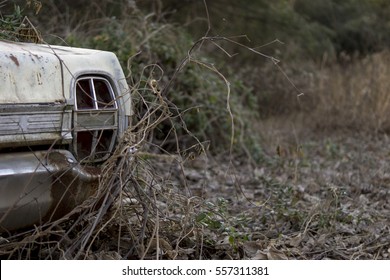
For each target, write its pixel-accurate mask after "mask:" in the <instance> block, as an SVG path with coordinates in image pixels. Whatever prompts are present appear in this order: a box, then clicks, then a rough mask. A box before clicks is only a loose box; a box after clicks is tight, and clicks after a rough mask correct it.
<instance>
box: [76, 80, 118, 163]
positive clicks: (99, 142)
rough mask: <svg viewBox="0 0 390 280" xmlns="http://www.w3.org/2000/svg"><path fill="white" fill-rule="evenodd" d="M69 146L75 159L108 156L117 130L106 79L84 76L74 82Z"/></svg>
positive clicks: (99, 158)
mask: <svg viewBox="0 0 390 280" xmlns="http://www.w3.org/2000/svg"><path fill="white" fill-rule="evenodd" d="M75 99H76V104H75V113H74V133H73V138H74V144H73V149H74V151H75V154H76V156H77V158H78V160H79V161H81V162H96V161H102V160H105V159H107V158H108V156H109V155H110V154H111V152H112V150H113V148H114V144H115V141H116V137H117V133H118V104H117V102H116V100H115V94H114V91H113V89H112V86H111V84H110V82H109V81H108V80H107V79H105V78H102V77H98V76H96V77H95V76H87V77H82V78H79V79H78V80H77V81H76V90H75Z"/></svg>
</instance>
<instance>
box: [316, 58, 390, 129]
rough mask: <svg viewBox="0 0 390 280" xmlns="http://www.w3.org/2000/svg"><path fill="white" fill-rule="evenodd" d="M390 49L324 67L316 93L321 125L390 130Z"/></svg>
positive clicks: (319, 124)
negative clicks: (389, 50)
mask: <svg viewBox="0 0 390 280" xmlns="http://www.w3.org/2000/svg"><path fill="white" fill-rule="evenodd" d="M389 63H390V52H388V51H386V52H381V53H377V54H373V55H370V56H367V57H366V58H364V59H352V60H350V61H348V62H346V63H340V64H333V65H331V66H329V67H324V68H322V69H320V70H319V71H318V72H317V73H316V74H315V75H316V78H315V87H314V91H313V92H312V94H313V98H314V100H317V101H316V105H315V112H314V114H315V116H316V122H317V125H318V126H319V127H328V128H347V129H353V130H363V131H372V132H388V131H389V130H390V79H389V76H390V64H389Z"/></svg>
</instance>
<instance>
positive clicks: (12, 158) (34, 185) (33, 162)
mask: <svg viewBox="0 0 390 280" xmlns="http://www.w3.org/2000/svg"><path fill="white" fill-rule="evenodd" d="M100 171H101V170H100V168H96V167H93V168H91V167H88V168H87V167H82V166H80V165H79V164H78V162H77V161H76V159H75V158H74V157H73V155H72V154H71V153H70V152H69V151H66V150H53V151H50V152H47V151H38V152H24V153H10V154H1V155H0V232H3V231H11V230H15V229H20V228H24V227H28V226H32V225H34V224H42V223H44V222H50V221H53V220H55V219H58V218H60V217H62V216H63V215H65V214H67V213H69V212H70V211H71V210H72V209H74V208H75V207H76V206H77V205H80V204H81V203H82V202H83V201H85V200H86V199H87V198H88V197H90V196H91V195H93V194H94V193H95V192H96V190H97V188H98V184H99V177H100V175H99V174H100Z"/></svg>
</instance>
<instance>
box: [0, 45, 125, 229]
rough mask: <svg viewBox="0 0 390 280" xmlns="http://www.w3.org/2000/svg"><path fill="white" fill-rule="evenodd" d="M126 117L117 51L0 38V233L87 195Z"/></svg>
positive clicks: (49, 217)
mask: <svg viewBox="0 0 390 280" xmlns="http://www.w3.org/2000/svg"><path fill="white" fill-rule="evenodd" d="M130 116H131V98H130V93H129V88H128V86H127V83H126V79H125V76H124V73H123V70H122V68H121V66H120V64H119V62H118V59H117V57H116V56H115V54H113V53H111V52H107V51H99V50H90V49H81V48H72V47H63V46H53V45H44V44H33V43H18V42H8V41H0V232H7V231H13V230H16V229H21V228H25V227H29V226H33V225H38V224H42V223H44V222H50V221H53V220H54V219H57V218H59V217H61V216H63V215H64V214H66V213H68V212H69V211H71V210H72V209H73V208H74V207H76V206H77V205H79V204H80V203H82V202H83V201H84V200H85V199H87V198H88V197H89V196H91V194H93V193H94V192H95V191H96V188H97V186H98V183H99V177H100V173H101V170H100V167H101V164H102V163H103V162H104V161H105V160H107V159H108V158H109V157H110V156H111V155H112V152H113V150H114V148H115V146H116V145H117V143H118V139H119V138H120V136H121V135H122V134H123V133H124V131H125V130H126V128H127V127H128V125H129V120H130Z"/></svg>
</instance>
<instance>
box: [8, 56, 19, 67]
mask: <svg viewBox="0 0 390 280" xmlns="http://www.w3.org/2000/svg"><path fill="white" fill-rule="evenodd" d="M9 58H10V59H11V60H12V61H13V62H14V63H15V64H16V66H19V61H18V59H17V58H16V56H14V55H13V54H11V55H10V57H9Z"/></svg>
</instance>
